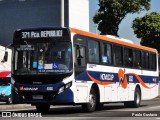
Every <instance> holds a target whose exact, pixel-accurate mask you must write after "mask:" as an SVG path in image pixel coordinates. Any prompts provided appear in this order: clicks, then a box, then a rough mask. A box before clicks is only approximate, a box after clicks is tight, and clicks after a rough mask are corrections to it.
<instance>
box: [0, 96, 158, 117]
mask: <svg viewBox="0 0 160 120" xmlns="http://www.w3.org/2000/svg"><path fill="white" fill-rule="evenodd" d="M1 106H3V103H1ZM4 106H6V105H4ZM16 106H17V105H16ZM20 106H23V107H21V108H20ZM0 112H3V114H4V112H11V114H12V117H11V118H10V117H7V120H12V119H16V120H17V119H18V120H21V119H22V118H21V117H17V116H16V115H18V114H19V115H20V114H21V116H22V115H26V116H27V117H26V119H28V115H30V118H29V119H30V120H32V119H37V120H45V119H49V120H50V119H52V120H53V119H54V120H62V119H66V120H72V119H79V120H82V119H83V120H84V119H85V120H86V119H88V120H90V119H91V120H93V119H95V120H97V119H98V120H99V119H105V120H106V119H110V120H114V119H117V118H118V120H121V119H123V120H128V119H130V120H132V119H134V120H135V119H141V120H143V119H148V120H150V119H151V120H158V119H159V120H160V98H156V99H154V100H150V101H142V103H141V107H139V108H125V107H124V105H123V104H122V103H114V104H106V105H105V106H104V108H103V109H102V110H100V111H95V112H93V113H84V112H83V111H82V109H81V107H80V106H52V107H51V109H50V111H49V112H48V113H47V114H40V113H37V112H36V110H35V108H34V107H31V106H29V105H19V107H17V108H16V107H15V108H10V109H0ZM31 114H32V116H31ZM34 115H35V116H36V115H37V116H38V118H35V117H33V116H34ZM41 116H42V117H41ZM23 119H25V118H23Z"/></svg>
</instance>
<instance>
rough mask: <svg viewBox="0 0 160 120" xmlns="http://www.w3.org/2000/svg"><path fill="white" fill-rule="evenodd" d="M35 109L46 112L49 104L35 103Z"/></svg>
mask: <svg viewBox="0 0 160 120" xmlns="http://www.w3.org/2000/svg"><path fill="white" fill-rule="evenodd" d="M36 109H37V112H39V113H48V112H49V109H50V105H36Z"/></svg>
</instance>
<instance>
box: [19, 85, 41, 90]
mask: <svg viewBox="0 0 160 120" xmlns="http://www.w3.org/2000/svg"><path fill="white" fill-rule="evenodd" d="M19 89H20V90H21V91H23V90H26V91H37V90H38V88H37V87H23V86H20V88H19Z"/></svg>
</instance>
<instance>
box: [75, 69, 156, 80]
mask: <svg viewBox="0 0 160 120" xmlns="http://www.w3.org/2000/svg"><path fill="white" fill-rule="evenodd" d="M87 72H88V73H89V74H90V75H91V76H92V77H93V78H95V79H97V80H99V81H101V82H119V80H118V73H110V72H97V71H87ZM87 72H83V73H81V74H80V75H78V76H76V80H78V81H92V80H91V79H90V78H89V76H88V75H87ZM112 75H113V76H114V77H113V79H111V78H109V77H110V76H112ZM105 77H106V79H105ZM126 77H127V80H128V82H129V83H139V81H138V80H137V78H136V76H134V75H132V74H126ZM139 77H140V78H141V79H142V80H143V82H144V83H158V81H159V77H157V76H144V75H139ZM102 78H104V79H102ZM107 79H108V80H107ZM109 79H110V80H109Z"/></svg>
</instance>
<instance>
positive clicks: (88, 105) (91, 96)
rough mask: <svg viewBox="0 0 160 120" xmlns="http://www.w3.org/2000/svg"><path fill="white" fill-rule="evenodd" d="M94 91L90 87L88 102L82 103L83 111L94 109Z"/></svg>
mask: <svg viewBox="0 0 160 120" xmlns="http://www.w3.org/2000/svg"><path fill="white" fill-rule="evenodd" d="M96 103H97V98H96V92H95V90H94V89H93V88H91V91H90V94H89V103H86V104H83V105H82V109H83V111H85V112H93V111H95V109H96Z"/></svg>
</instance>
